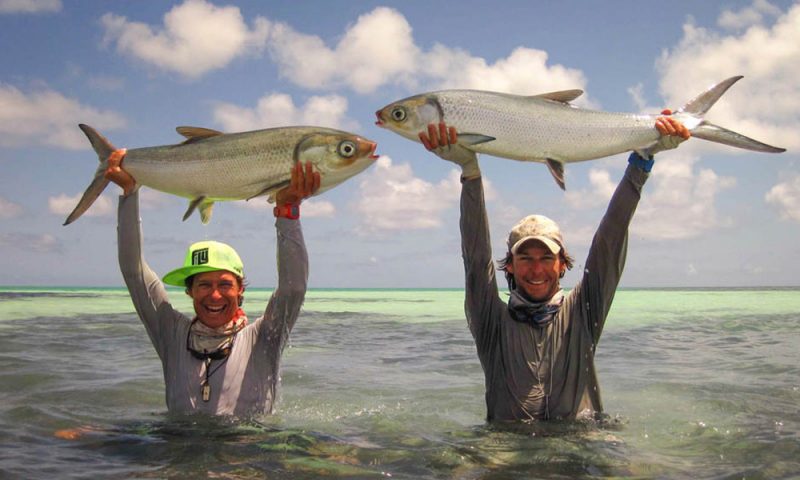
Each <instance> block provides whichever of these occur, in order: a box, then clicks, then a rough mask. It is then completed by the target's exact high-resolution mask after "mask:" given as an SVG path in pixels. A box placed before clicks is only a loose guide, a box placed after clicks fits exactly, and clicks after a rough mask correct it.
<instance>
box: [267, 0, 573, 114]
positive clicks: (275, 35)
mask: <svg viewBox="0 0 800 480" xmlns="http://www.w3.org/2000/svg"><path fill="white" fill-rule="evenodd" d="M269 49H270V53H271V55H272V57H273V59H274V60H275V62H276V63H277V64H278V66H279V68H280V71H281V75H282V76H283V77H285V78H286V79H287V80H290V81H292V82H295V83H296V84H298V85H301V86H303V87H306V88H331V87H338V86H342V85H344V86H348V87H349V88H352V89H353V90H355V91H356V92H359V93H369V92H373V91H375V90H376V89H377V88H379V87H380V86H382V85H386V84H397V85H405V86H409V87H414V88H417V85H418V84H421V83H424V84H427V85H429V86H430V87H431V88H455V87H458V88H477V89H487V90H499V91H504V92H511V93H518V94H528V95H530V94H537V93H543V92H546V91H552V90H563V89H565V88H584V87H585V85H586V79H585V78H584V76H583V74H582V73H581V72H580V71H579V70H575V69H570V68H566V67H564V66H562V65H548V64H547V62H548V55H547V52H544V51H542V50H536V49H531V48H525V47H519V48H517V49H515V50H514V51H513V52H511V54H510V55H509V56H508V57H507V58H501V59H499V60H497V61H496V62H494V63H493V64H488V63H487V62H486V60H484V59H483V58H480V57H474V56H472V55H471V54H470V53H469V52H466V51H464V50H460V49H453V48H449V47H447V46H444V45H440V44H437V45H435V46H434V47H433V48H432V49H431V50H430V51H428V52H423V51H422V50H421V49H420V48H419V47H418V46H417V45H416V44H415V42H414V38H413V36H412V29H411V26H410V25H409V23H408V20H406V18H405V17H404V16H403V15H402V14H400V13H399V12H398V11H396V10H394V9H391V8H388V7H378V8H376V9H374V10H372V11H371V12H369V13H367V14H365V15H362V16H360V17H359V18H358V20H356V22H355V23H354V24H353V25H352V26H350V28H349V29H348V30H347V31H345V32H344V34H343V35H342V36H341V40H340V41H339V43H338V44H337V45H336V46H335V47H329V46H327V45H326V44H325V41H324V40H323V39H321V38H319V37H318V36H314V35H307V34H303V33H300V32H297V31H295V30H294V29H293V28H292V27H290V26H289V25H286V24H275V25H274V28H273V29H272V31H271V33H270V43H269ZM364 59H369V61H365V60H364ZM581 102H583V104H584V105H588V101H587V100H586V99H585V98H584V99H581Z"/></svg>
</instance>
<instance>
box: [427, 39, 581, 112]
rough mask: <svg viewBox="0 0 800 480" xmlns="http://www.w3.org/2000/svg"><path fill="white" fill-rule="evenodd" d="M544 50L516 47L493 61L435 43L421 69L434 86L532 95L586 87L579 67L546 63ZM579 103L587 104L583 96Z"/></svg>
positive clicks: (546, 55)
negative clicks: (491, 62)
mask: <svg viewBox="0 0 800 480" xmlns="http://www.w3.org/2000/svg"><path fill="white" fill-rule="evenodd" d="M547 61H548V54H547V52H545V51H543V50H536V49H532V48H527V47H518V48H516V49H514V51H513V52H511V54H510V55H509V56H508V57H507V58H501V59H499V60H497V61H496V62H494V63H493V64H491V65H490V64H488V63H486V60H484V59H483V58H479V57H473V56H471V55H470V54H469V53H467V52H465V51H463V50H457V49H451V48H448V47H445V46H443V45H436V46H435V47H434V48H433V49H432V50H431V52H429V53H427V54H425V55H424V58H423V59H422V62H421V63H422V65H423V66H422V67H421V71H422V73H424V74H426V75H427V76H428V77H430V78H431V79H432V80H434V82H436V84H437V85H436V88H473V89H479V90H494V91H500V92H508V93H515V94H519V95H534V94H538V93H544V92H549V91H555V90H565V89H570V88H580V89H583V88H585V87H586V83H587V82H586V78H585V77H584V75H583V73H582V72H581V71H580V70H576V69H571V68H567V67H564V66H563V65H548V64H547ZM580 100H581V103H583V104H584V105H588V102H587V101H586V99H585V98H581V99H580Z"/></svg>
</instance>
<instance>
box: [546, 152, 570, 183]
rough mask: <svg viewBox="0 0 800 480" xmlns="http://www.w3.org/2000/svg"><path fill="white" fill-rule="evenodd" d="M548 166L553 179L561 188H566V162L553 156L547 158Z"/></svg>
mask: <svg viewBox="0 0 800 480" xmlns="http://www.w3.org/2000/svg"><path fill="white" fill-rule="evenodd" d="M546 163H547V168H549V169H550V174H551V175H553V180H555V181H556V183H557V184H558V186H559V187H561V190H566V184H565V183H564V164H563V163H561V162H560V161H558V160H554V159H552V158H548V159H547V162H546Z"/></svg>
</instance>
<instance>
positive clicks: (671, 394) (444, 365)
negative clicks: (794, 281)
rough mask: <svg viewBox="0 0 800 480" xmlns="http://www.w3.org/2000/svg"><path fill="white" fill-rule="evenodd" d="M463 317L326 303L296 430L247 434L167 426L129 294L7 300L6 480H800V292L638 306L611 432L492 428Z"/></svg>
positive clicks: (679, 297)
mask: <svg viewBox="0 0 800 480" xmlns="http://www.w3.org/2000/svg"><path fill="white" fill-rule="evenodd" d="M269 294H270V291H268V290H258V289H249V290H248V293H247V301H246V304H245V309H246V310H247V312H248V315H250V316H251V317H256V316H258V315H259V314H260V311H261V309H262V308H263V306H264V305H265V303H266V299H267V298H268V295H269ZM172 299H173V301H174V302H175V304H176V305H177V306H178V307H179V308H181V309H182V310H184V311H186V312H190V311H191V304H190V302H189V301H188V299H187V298H186V297H185V296H184V295H183V294H182V293H181V292H179V291H177V290H176V291H175V292H174V294H172ZM462 305H463V292H462V291H460V290H312V291H310V292H309V293H308V297H307V301H306V303H305V306H304V310H303V312H302V314H301V317H300V319H299V320H298V323H297V326H296V327H295V330H294V332H293V334H292V339H291V343H290V346H289V347H288V348H287V349H286V351H285V354H284V359H283V370H282V379H283V384H282V387H281V393H280V398H279V401H278V403H277V411H276V413H275V414H274V415H272V416H268V417H263V418H256V419H249V420H240V421H231V420H224V419H215V418H203V417H174V416H169V415H167V414H166V407H165V404H164V386H163V380H162V374H161V367H160V363H159V361H158V359H157V357H156V355H155V352H154V351H153V349H152V347H151V346H150V343H149V340H148V338H147V336H146V333H145V331H144V328H143V327H142V326H141V324H140V323H139V320H138V318H137V317H136V315H135V313H134V311H133V307H132V305H131V303H130V301H129V299H128V296H127V293H126V291H125V290H123V289H48V288H41V289H32V288H8V287H4V288H0V478H21V479H38V478H41V479H45V478H47V479H51V478H92V479H96V478H177V479H180V478H225V479H240V478H241V479H251V478H252V479H255V478H269V479H318V478H357V479H360V478H403V479H498V480H499V479H518V478H559V479H561V478H597V477H600V478H604V477H614V478H709V479H710V478H713V479H728V478H730V479H742V478H748V479H749V478H756V479H758V478H764V479H766V478H769V479H773V478H800V352H799V351H800V289H759V290H753V289H735V290H731V289H726V290H718V289H703V290H621V291H619V292H618V293H617V297H616V300H615V303H614V307H613V309H612V311H611V314H610V316H609V319H608V321H607V326H606V330H605V332H604V334H603V337H602V339H601V341H600V343H599V345H598V350H597V357H598V359H597V363H598V374H599V376H600V383H601V387H602V391H603V400H604V404H605V409H606V413H607V414H608V415H609V419H608V421H606V422H603V423H601V424H599V425H589V424H579V423H571V422H561V423H557V422H554V423H540V424H535V425H525V426H520V427H519V428H513V429H508V428H505V429H502V428H498V427H495V426H492V425H487V424H486V423H485V421H484V416H485V405H484V400H483V392H484V390H483V374H482V372H481V368H480V365H479V363H478V360H477V357H476V355H475V348H474V345H473V343H472V339H471V337H470V334H469V332H468V330H467V327H466V323H465V320H464V315H463V306H462Z"/></svg>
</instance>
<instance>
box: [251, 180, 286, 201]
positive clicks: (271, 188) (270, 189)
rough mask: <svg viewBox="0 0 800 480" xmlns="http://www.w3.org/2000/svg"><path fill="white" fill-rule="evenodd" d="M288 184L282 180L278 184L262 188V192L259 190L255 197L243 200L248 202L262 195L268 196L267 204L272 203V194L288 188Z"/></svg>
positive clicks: (273, 196) (273, 198)
mask: <svg viewBox="0 0 800 480" xmlns="http://www.w3.org/2000/svg"><path fill="white" fill-rule="evenodd" d="M289 183H290V182H289V180H284V181H282V182H278V183H276V184H274V185H270V186H268V187H266V188H264V189H263V190H261V191H260V192H258V193H256V194H255V195H253V196H251V197H248V198H246V199H245V200H250V199H252V198H256V197H260V196H262V195H269V197H268V198H267V201H268V202H269V203H273V202H274V201H275V195H274V194H275V193H278V190H280V189H282V188H285V187H288V186H289Z"/></svg>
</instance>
